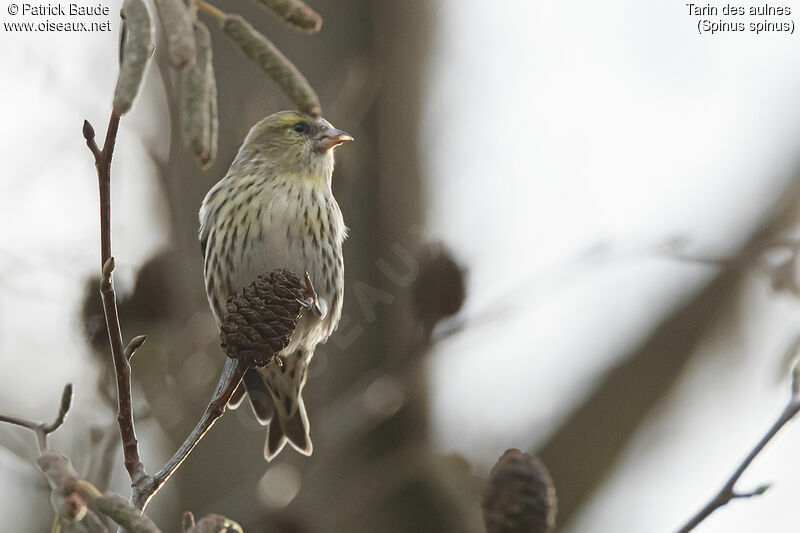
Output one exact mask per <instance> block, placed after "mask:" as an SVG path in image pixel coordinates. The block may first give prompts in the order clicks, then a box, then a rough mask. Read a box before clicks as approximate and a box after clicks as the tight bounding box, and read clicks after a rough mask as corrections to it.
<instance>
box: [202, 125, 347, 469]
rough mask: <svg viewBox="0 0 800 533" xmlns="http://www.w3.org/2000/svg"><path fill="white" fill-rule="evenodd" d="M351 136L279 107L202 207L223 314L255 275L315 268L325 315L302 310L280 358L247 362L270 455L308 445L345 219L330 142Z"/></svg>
mask: <svg viewBox="0 0 800 533" xmlns="http://www.w3.org/2000/svg"><path fill="white" fill-rule="evenodd" d="M346 140H352V137H350V136H349V135H347V134H345V133H344V132H341V131H339V130H335V129H333V127H332V126H331V125H330V123H328V122H327V121H326V120H324V119H322V118H314V117H310V116H307V115H304V114H301V113H298V112H296V111H282V112H280V113H276V114H274V115H271V116H269V117H267V118H265V119H264V120H262V121H261V122H259V123H258V124H256V125H255V126H254V127H253V128H252V129H251V130H250V133H248V135H247V138H246V139H245V141H244V144H243V145H242V147H241V149H240V150H239V154H238V155H237V156H236V159H235V160H234V162H233V164H232V165H231V168H230V170H228V173H227V174H226V176H225V177H224V178H223V179H222V180H220V181H219V182H218V183H217V184H216V185H215V186H214V187H212V188H211V190H210V191H209V193H208V194H207V195H206V198H205V200H204V201H203V205H202V207H201V208H200V241H201V243H202V245H203V254H204V259H205V269H204V272H205V279H206V292H207V294H208V300H209V304H210V305H211V309H212V312H213V313H214V317H215V318H216V320H217V323H218V324H220V323H221V319H222V316H223V313H224V310H225V300H226V299H227V298H228V296H230V295H231V294H234V293H236V292H238V291H240V290H241V289H242V287H244V286H245V285H247V284H249V283H250V282H252V281H253V280H254V279H255V278H256V277H257V276H258V275H260V274H263V273H265V272H269V271H271V270H274V269H276V268H288V269H289V270H292V271H293V272H295V273H296V274H297V275H298V276H300V277H302V276H303V274H304V273H306V272H308V274H309V277H310V279H311V282H312V284H313V286H314V289H315V290H316V292H317V295H318V298H319V302H320V308H321V309H322V316H317V315H315V314H313V313H304V314H303V316H302V317H301V319H300V322H299V323H298V326H297V329H296V331H295V333H294V335H293V336H292V340H291V342H290V344H289V346H287V348H286V349H284V350H283V351H282V352H281V354H280V356H281V359H282V360H283V361H284V364H283V365H282V366H278V365H275V364H272V365H268V366H267V367H264V368H261V369H257V370H253V371H250V372H248V374H247V375H246V376H245V379H244V385H245V386H246V388H247V392H248V394H249V396H250V401H251V404H252V406H253V409H254V411H255V413H256V415H257V416H258V418H259V420H261V421H262V422H264V423H267V422H268V423H269V424H270V427H269V436H268V439H267V448H266V456H267V459H271V458H272V457H274V456H275V455H276V454H277V453H278V452H280V450H281V449H282V448H283V446H284V445H285V443H286V442H287V441H288V442H289V443H291V444H292V446H293V447H294V448H295V449H297V450H298V451H300V452H301V453H304V454H307V455H308V454H310V453H311V449H312V448H311V440H310V438H309V436H308V420H307V417H306V412H305V406H304V404H303V399H302V389H303V386H304V385H305V379H306V370H307V366H308V363H309V361H310V360H311V357H312V356H313V354H314V348H315V347H316V345H317V344H319V343H321V342H325V340H327V338H328V337H329V336H330V334H331V333H332V332H333V330H334V329H335V328H336V325H337V324H338V322H339V317H340V316H341V308H342V294H343V290H344V262H343V256H342V242H343V241H344V239H345V237H346V227H345V225H344V221H343V219H342V213H341V211H340V209H339V205H338V204H337V203H336V200H335V198H334V197H333V193H332V191H331V178H332V174H333V163H334V162H333V148H334V147H335V146H337V145H338V144H340V143H342V142H344V141H346Z"/></svg>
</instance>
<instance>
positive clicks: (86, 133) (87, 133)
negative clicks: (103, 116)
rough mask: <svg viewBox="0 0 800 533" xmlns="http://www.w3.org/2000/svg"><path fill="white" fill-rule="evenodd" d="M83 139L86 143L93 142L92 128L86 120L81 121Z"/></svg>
mask: <svg viewBox="0 0 800 533" xmlns="http://www.w3.org/2000/svg"><path fill="white" fill-rule="evenodd" d="M83 138H84V139H86V141H87V142H90V141H93V140H94V128H93V127H92V125H91V124H89V121H88V120H84V121H83Z"/></svg>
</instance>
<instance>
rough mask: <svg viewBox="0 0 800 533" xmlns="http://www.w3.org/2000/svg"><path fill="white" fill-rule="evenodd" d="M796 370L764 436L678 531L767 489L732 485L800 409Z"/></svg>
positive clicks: (685, 530)
mask: <svg viewBox="0 0 800 533" xmlns="http://www.w3.org/2000/svg"><path fill="white" fill-rule="evenodd" d="M797 370H798V367H795V372H794V373H793V376H792V395H791V397H790V398H789V402H788V403H787V404H786V407H784V409H783V411H782V412H781V414H780V416H778V419H777V420H775V422H774V423H773V424H772V426H771V427H770V428H769V430H767V432H766V433H765V434H764V436H763V437H761V440H760V441H758V444H756V445H755V447H753V449H752V450H750V453H748V454H747V457H745V458H744V460H743V461H742V462H741V464H740V465H739V466H738V467H737V468H736V470H735V471H734V472H733V474H731V476H730V477H729V478H728V480H727V481H726V482H725V484H724V485H723V486H722V488H721V489H720V490H719V492H717V494H715V495H714V497H713V498H711V500H710V501H709V502H708V503H707V504H706V505H705V507H703V508H702V509H700V510H699V511H698V512H697V513H696V514H695V515H694V516H693V517H692V518H690V519H689V521H687V522H686V524H684V525H683V527H681V528H680V529H679V530H678V533H688V532H689V531H692V530H693V529H694V528H695V527H697V525H698V524H700V522H702V521H703V520H705V519H706V518H708V517H709V516H710V515H711V513H713V512H714V511H716V510H717V509H719V508H720V507H722V506H723V505H726V504H728V503H729V502H730V501H731V500H734V499H739V498H751V497H753V496H760V495H761V494H764V492H766V491H767V489H768V488H769V485H762V486H761V487H759V488H757V489H756V490H754V491H750V492H736V490H735V488H734V487H735V486H736V483H737V482H738V481H739V478H741V477H742V474H744V472H745V470H747V468H748V467H749V466H750V464H751V463H752V462H753V460H754V459H755V458H756V457H758V455H759V454H760V453H761V452H762V450H763V449H764V448H765V447H766V446H767V444H769V442H770V441H771V440H772V439H773V438H774V437H775V435H777V434H778V432H780V430H781V429H783V427H784V426H785V425H786V424H787V423H788V422H789V421H791V420H792V419H793V418H794V417H795V415H797V413H798V411H800V376H798V372H797Z"/></svg>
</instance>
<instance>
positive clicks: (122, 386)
mask: <svg viewBox="0 0 800 533" xmlns="http://www.w3.org/2000/svg"><path fill="white" fill-rule="evenodd" d="M120 118H121V117H120V114H119V113H117V112H116V111H112V112H111V118H110V119H109V122H108V130H107V132H106V137H105V141H104V143H103V149H102V150H99V149H98V147H97V143H96V142H95V138H94V128H93V127H92V125H91V124H90V123H89V121H87V120H84V122H83V136H84V138H85V139H86V145H87V146H88V147H89V150H91V152H92V155H94V162H95V167H97V181H98V185H99V189H100V262H101V264H102V267H103V270H102V279H101V282H100V294H101V296H102V299H103V312H104V313H105V317H106V326H107V329H108V338H109V343H110V345H111V356H112V359H113V361H114V373H115V375H116V378H117V424H118V425H119V433H120V436H121V437H122V451H123V455H124V458H125V469H126V470H127V471H128V475H129V476H130V478H131V482H132V483H133V484H134V485H135V484H136V483H138V482H139V481H140V480H141V479H142V478H143V477H145V476H146V475H147V474H146V472H145V470H144V465H143V464H142V461H141V458H140V457H139V442H138V440H137V438H136V428H135V424H134V421H133V407H132V405H131V404H132V393H131V367H130V363H129V361H128V357H127V356H126V353H125V345H124V343H123V341H122V330H121V329H120V322H119V314H118V312H117V297H116V293H115V291H114V279H113V273H114V257H113V256H112V255H111V160H112V158H113V156H114V146H115V145H116V140H117V132H118V131H119V121H120Z"/></svg>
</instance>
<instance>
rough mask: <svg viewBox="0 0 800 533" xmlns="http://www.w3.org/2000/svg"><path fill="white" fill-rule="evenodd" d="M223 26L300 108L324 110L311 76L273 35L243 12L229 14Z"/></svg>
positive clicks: (314, 113)
mask: <svg viewBox="0 0 800 533" xmlns="http://www.w3.org/2000/svg"><path fill="white" fill-rule="evenodd" d="M222 30H223V31H224V32H225V33H226V34H227V35H228V37H230V38H231V39H232V40H233V42H235V43H236V44H237V45H238V46H239V48H240V49H241V50H242V52H244V54H245V55H246V56H247V57H249V58H250V59H251V60H252V61H254V62H255V63H256V64H257V65H258V66H259V67H261V69H262V70H263V71H264V72H266V73H267V74H268V75H269V76H270V77H271V78H272V79H273V80H275V83H277V84H278V85H279V86H280V88H281V89H282V90H283V92H284V93H286V95H287V96H288V97H289V98H290V99H291V100H292V101H293V102H294V103H295V105H296V106H297V108H298V109H299V110H300V111H302V112H304V113H308V114H309V115H312V116H319V115H320V114H321V113H322V107H321V106H320V104H319V98H318V97H317V93H315V92H314V89H312V88H311V85H310V84H309V83H308V80H306V78H305V77H304V76H303V75H302V74H301V73H300V71H299V70H298V69H297V67H296V66H295V65H294V64H293V63H292V62H291V61H289V59H287V58H286V56H285V55H283V54H282V53H281V51H280V50H278V48H277V47H276V46H275V45H274V44H272V42H270V40H269V39H267V38H266V37H264V36H263V35H262V34H261V33H259V32H258V31H257V30H256V29H255V28H253V26H251V25H250V24H249V23H248V22H247V21H246V20H244V19H243V18H242V17H240V16H239V15H227V16H226V17H225V20H224V21H223V23H222Z"/></svg>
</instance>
